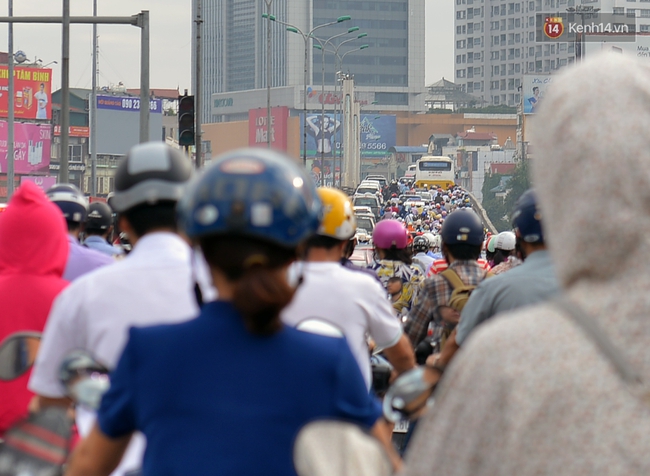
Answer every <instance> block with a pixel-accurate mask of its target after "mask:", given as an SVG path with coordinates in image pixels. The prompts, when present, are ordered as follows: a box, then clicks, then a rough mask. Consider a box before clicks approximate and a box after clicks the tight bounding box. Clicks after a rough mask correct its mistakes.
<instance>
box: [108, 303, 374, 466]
mask: <svg viewBox="0 0 650 476" xmlns="http://www.w3.org/2000/svg"><path fill="white" fill-rule="evenodd" d="M380 414H381V413H380V408H379V404H378V403H377V402H376V401H375V399H374V398H373V397H372V396H370V395H369V394H368V392H367V390H366V385H365V383H364V380H363V377H362V376H361V371H360V370H359V366H358V364H357V363H356V361H355V360H354V357H353V356H352V352H351V351H350V349H349V347H348V345H347V342H346V341H345V340H344V339H335V338H328V337H323V336H319V335H314V334H308V333H304V332H301V331H298V330H296V329H292V328H289V327H283V328H282V330H280V331H279V332H277V333H275V334H273V335H271V336H259V335H254V334H251V333H250V332H248V331H247V330H246V328H245V326H244V323H243V321H242V318H241V317H240V316H239V314H238V312H237V311H236V310H235V309H234V308H233V306H232V305H231V304H230V303H227V302H222V301H216V302H212V303H208V304H206V305H205V306H204V307H203V309H202V311H201V314H200V316H199V317H198V318H196V319H194V320H191V321H187V322H185V323H181V324H173V325H165V326H156V327H149V328H140V329H138V328H132V329H131V331H130V337H129V342H128V344H127V345H126V347H125V349H124V353H123V354H122V357H121V358H120V361H119V363H118V365H117V368H116V369H115V371H114V372H113V374H112V375H111V388H110V390H109V391H108V393H107V394H106V395H104V398H103V399H102V405H101V408H100V410H99V414H98V422H99V426H100V428H101V430H102V432H104V433H105V434H106V435H108V436H109V437H111V438H117V437H120V436H123V435H126V434H128V433H131V432H132V431H134V430H136V429H139V430H140V431H142V432H143V433H144V434H145V436H146V438H147V450H146V453H145V456H144V464H143V474H144V475H145V476H147V475H150V476H156V475H160V474H165V475H170V476H171V475H183V476H185V475H189V474H196V475H199V474H226V475H228V474H237V475H259V474H268V475H295V474H296V473H295V470H294V467H293V460H292V451H293V443H294V440H295V438H296V435H297V434H298V431H299V430H300V429H301V428H302V426H303V425H305V424H306V423H308V422H310V421H312V420H314V419H322V418H339V419H345V420H351V421H354V422H358V423H360V424H362V425H365V426H368V427H370V426H372V425H373V424H374V423H375V421H376V420H377V418H378V417H379V415H380Z"/></svg>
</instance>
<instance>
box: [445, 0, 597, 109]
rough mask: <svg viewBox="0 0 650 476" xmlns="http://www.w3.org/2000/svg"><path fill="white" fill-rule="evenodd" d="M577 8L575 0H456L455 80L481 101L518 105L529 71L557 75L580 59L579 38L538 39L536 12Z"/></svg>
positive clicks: (481, 102)
mask: <svg viewBox="0 0 650 476" xmlns="http://www.w3.org/2000/svg"><path fill="white" fill-rule="evenodd" d="M592 3H593V2H592ZM592 3H590V4H592ZM574 6H575V0H519V1H508V0H456V7H455V15H456V20H455V27H456V36H455V40H456V43H455V60H454V61H455V64H454V67H455V68H454V69H455V79H454V82H455V83H456V84H458V85H460V86H461V88H462V90H463V91H465V92H467V93H470V94H473V95H474V96H476V98H477V103H479V104H482V105H507V106H516V105H517V104H519V102H520V100H521V90H520V88H521V86H522V80H523V76H524V75H525V74H551V73H553V72H555V71H556V70H557V69H559V68H561V67H562V66H565V65H567V64H569V63H572V62H573V61H574V60H575V44H574V42H573V41H572V40H573V37H570V40H571V41H567V42H546V43H541V42H539V43H538V42H537V41H536V36H535V35H536V24H535V21H536V20H535V16H536V13H554V12H557V13H560V12H566V9H567V8H570V7H574Z"/></svg>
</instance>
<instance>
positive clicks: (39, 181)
mask: <svg viewBox="0 0 650 476" xmlns="http://www.w3.org/2000/svg"><path fill="white" fill-rule="evenodd" d="M25 182H32V183H33V184H36V185H38V186H39V187H40V189H41V190H43V191H44V192H47V190H48V189H49V188H51V187H53V186H54V185H56V177H50V176H43V175H23V176H22V177H20V184H21V185H22V184H24V183H25Z"/></svg>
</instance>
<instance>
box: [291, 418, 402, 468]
mask: <svg viewBox="0 0 650 476" xmlns="http://www.w3.org/2000/svg"><path fill="white" fill-rule="evenodd" d="M293 462H294V466H295V468H296V473H298V475H299V476H341V475H345V474H354V475H355V476H388V475H390V474H392V467H391V464H390V462H389V460H388V457H387V456H386V453H385V452H384V450H383V448H382V447H381V445H380V443H379V441H377V439H376V438H374V437H373V436H371V435H369V434H368V433H366V432H364V431H363V430H362V429H361V428H360V427H359V426H358V425H355V424H353V423H349V422H343V421H336V420H317V421H314V422H312V423H309V424H307V425H305V426H304V427H303V428H302V430H300V433H298V437H297V438H296V442H295V444H294V447H293Z"/></svg>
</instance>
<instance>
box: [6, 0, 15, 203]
mask: <svg viewBox="0 0 650 476" xmlns="http://www.w3.org/2000/svg"><path fill="white" fill-rule="evenodd" d="M9 16H10V17H12V16H14V0H9ZM8 40H9V41H8V45H7V46H8V47H7V49H8V50H9V55H8V56H9V60H8V61H7V62H8V63H9V65H8V72H9V98H8V106H9V107H8V109H9V111H8V117H7V202H8V201H9V199H10V198H11V196H12V195H13V193H14V166H15V160H14V159H15V158H14V24H13V23H9V38H8Z"/></svg>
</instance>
